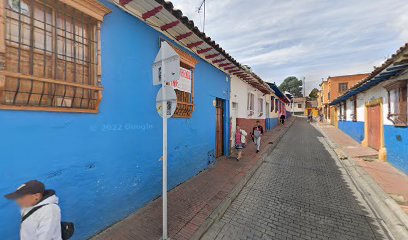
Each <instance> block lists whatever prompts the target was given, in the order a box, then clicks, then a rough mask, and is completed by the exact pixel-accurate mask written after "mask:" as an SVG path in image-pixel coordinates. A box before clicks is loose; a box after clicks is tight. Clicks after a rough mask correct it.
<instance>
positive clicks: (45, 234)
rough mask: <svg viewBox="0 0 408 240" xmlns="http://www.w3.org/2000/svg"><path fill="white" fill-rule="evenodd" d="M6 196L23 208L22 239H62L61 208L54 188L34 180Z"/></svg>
mask: <svg viewBox="0 0 408 240" xmlns="http://www.w3.org/2000/svg"><path fill="white" fill-rule="evenodd" d="M4 197H5V198H7V199H9V200H13V201H15V202H16V203H17V204H18V205H19V206H20V208H21V217H22V220H21V226H20V240H62V235H61V210H60V207H59V206H58V197H57V196H56V195H55V191H54V190H46V189H45V186H44V184H43V183H42V182H39V181H37V180H32V181H29V182H26V183H24V184H23V185H21V186H20V187H19V188H18V189H17V190H16V191H15V192H13V193H10V194H7V195H5V196H4Z"/></svg>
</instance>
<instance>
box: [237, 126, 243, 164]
mask: <svg viewBox="0 0 408 240" xmlns="http://www.w3.org/2000/svg"><path fill="white" fill-rule="evenodd" d="M242 131H243V130H242V129H241V128H240V127H239V126H237V130H236V131H235V149H236V150H237V161H239V160H240V159H241V157H242V149H243V148H244V145H243V144H244V143H243V142H242V140H243V138H244V139H245V136H244V135H243V133H242ZM244 132H245V131H244Z"/></svg>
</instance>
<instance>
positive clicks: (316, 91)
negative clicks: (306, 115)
mask: <svg viewBox="0 0 408 240" xmlns="http://www.w3.org/2000/svg"><path fill="white" fill-rule="evenodd" d="M318 95H319V89H317V88H313V90H312V91H311V92H310V93H309V97H310V98H311V99H313V100H314V99H317V98H318V97H319V96H318Z"/></svg>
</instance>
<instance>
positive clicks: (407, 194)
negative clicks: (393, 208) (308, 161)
mask: <svg viewBox="0 0 408 240" xmlns="http://www.w3.org/2000/svg"><path fill="white" fill-rule="evenodd" d="M320 128H321V129H322V131H324V133H325V134H326V135H327V137H328V138H329V139H330V140H331V141H332V142H333V143H334V144H335V145H336V146H337V147H338V148H340V149H341V150H342V151H343V152H345V153H346V154H347V155H349V156H351V157H352V159H353V160H354V161H356V163H357V164H358V165H359V166H360V167H361V168H362V169H364V170H365V171H366V172H367V173H368V174H369V175H370V176H371V178H372V179H373V180H374V181H375V182H376V183H377V184H378V185H379V186H380V187H381V188H382V189H383V190H384V192H386V193H387V194H389V195H390V196H391V197H392V198H393V199H394V200H396V202H397V203H399V204H400V206H401V208H402V209H403V210H405V212H406V213H407V214H408V177H407V176H406V175H405V174H403V173H402V172H400V171H398V170H397V169H396V168H394V167H393V166H392V165H391V164H389V163H388V162H382V161H377V160H375V158H367V157H366V156H378V152H377V151H376V150H374V149H372V148H369V147H363V146H361V145H360V144H359V143H357V142H356V141H355V140H354V139H352V138H351V137H350V136H348V135H347V134H345V133H344V132H342V131H341V130H339V129H337V128H335V127H333V126H332V125H329V124H320ZM373 160H374V161H373Z"/></svg>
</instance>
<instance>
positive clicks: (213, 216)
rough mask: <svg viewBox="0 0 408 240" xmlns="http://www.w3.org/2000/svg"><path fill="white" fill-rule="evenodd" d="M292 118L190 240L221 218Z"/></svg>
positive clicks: (204, 231) (198, 237)
mask: <svg viewBox="0 0 408 240" xmlns="http://www.w3.org/2000/svg"><path fill="white" fill-rule="evenodd" d="M292 118H295V119H294V120H293V121H291V123H289V125H288V128H286V129H284V131H280V132H279V136H278V139H277V141H276V142H275V143H274V144H273V145H272V146H270V148H269V149H268V150H267V151H266V152H265V153H263V154H262V156H261V158H260V159H259V161H258V162H257V163H256V164H255V165H254V166H253V167H252V168H251V170H250V171H249V172H248V173H247V174H246V175H245V176H244V178H243V179H241V180H240V182H239V183H238V184H237V185H235V187H234V188H233V189H232V191H231V192H230V193H229V194H228V196H227V197H226V198H225V199H224V200H222V202H221V203H220V204H219V205H218V207H217V208H216V209H215V210H214V211H213V212H212V213H211V214H210V216H209V217H208V218H207V219H206V220H205V222H204V223H203V224H202V225H201V226H200V227H199V228H198V230H197V231H196V232H195V233H194V235H193V237H192V238H191V240H200V239H201V238H202V237H203V235H204V234H205V233H206V232H207V231H208V229H210V227H211V226H212V225H213V224H214V223H215V222H216V221H218V220H219V219H221V217H222V216H223V215H224V213H225V211H227V209H228V207H229V206H230V205H231V203H232V202H233V201H234V200H235V198H236V197H237V196H238V194H239V193H240V192H241V191H242V189H243V188H244V187H245V185H246V184H247V183H248V181H249V180H250V179H251V178H252V176H253V175H254V174H255V172H256V171H257V170H258V169H259V167H260V166H261V165H262V164H263V163H264V162H265V159H266V158H267V157H268V156H269V155H270V154H271V153H272V152H273V150H274V149H275V147H276V146H277V145H278V143H279V142H280V140H281V139H282V137H283V136H284V134H285V133H286V131H288V130H289V128H290V127H292V125H293V123H294V122H295V121H296V117H294V116H292Z"/></svg>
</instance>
